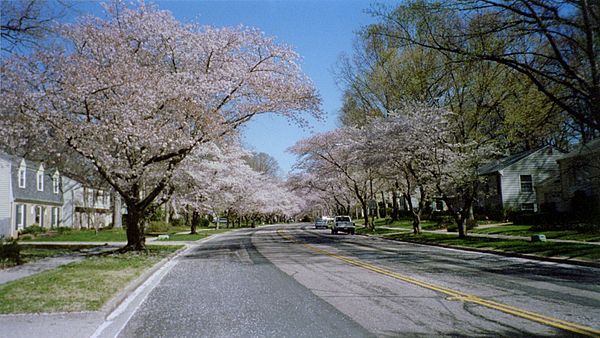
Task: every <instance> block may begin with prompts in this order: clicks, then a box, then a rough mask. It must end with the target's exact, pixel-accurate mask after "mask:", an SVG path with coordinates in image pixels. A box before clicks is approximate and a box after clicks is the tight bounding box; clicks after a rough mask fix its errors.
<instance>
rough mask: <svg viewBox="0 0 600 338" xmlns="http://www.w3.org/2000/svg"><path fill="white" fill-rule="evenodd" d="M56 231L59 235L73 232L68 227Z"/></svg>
mask: <svg viewBox="0 0 600 338" xmlns="http://www.w3.org/2000/svg"><path fill="white" fill-rule="evenodd" d="M56 231H57V232H58V233H59V234H65V233H69V232H71V231H73V229H71V228H68V227H58V228H56Z"/></svg>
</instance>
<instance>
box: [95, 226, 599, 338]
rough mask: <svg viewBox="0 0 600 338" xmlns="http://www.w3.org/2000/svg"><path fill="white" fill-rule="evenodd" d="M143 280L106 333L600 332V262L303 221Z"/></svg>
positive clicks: (232, 242) (203, 249)
mask: <svg viewBox="0 0 600 338" xmlns="http://www.w3.org/2000/svg"><path fill="white" fill-rule="evenodd" d="M147 287H148V291H147V294H146V295H144V296H143V297H142V296H139V297H138V298H140V299H139V300H137V301H132V302H131V304H129V306H128V309H126V310H123V311H122V312H120V313H119V317H121V318H117V319H114V321H112V322H110V323H106V325H105V326H106V329H105V330H102V331H99V334H98V336H114V335H117V336H119V337H201V336H206V337H282V336H287V337H368V336H403V337H423V336H469V337H472V336H503V337H531V336H586V335H587V336H600V269H595V268H586V267H575V266H570V265H561V264H555V263H544V262H536V261H531V260H524V259H518V258H508V257H502V256H495V255H488V254H479V253H473V252H466V251H460V250H451V249H444V248H437V247H429V246H423V245H417V244H410V243H402V242H392V241H386V240H381V239H377V238H372V237H365V236H350V235H331V234H329V232H328V231H327V230H314V229H312V227H310V226H307V225H280V226H269V227H262V228H259V229H246V230H239V231H234V232H230V233H226V234H223V235H220V236H218V237H215V238H213V239H212V240H209V241H207V242H205V243H202V244H200V245H198V246H196V247H194V248H192V249H190V250H188V251H186V252H185V253H184V254H182V255H180V256H179V257H177V258H176V259H175V260H174V261H172V262H171V264H170V265H169V266H168V268H166V269H164V271H162V275H161V276H160V278H159V279H156V280H155V281H154V282H153V283H151V284H149V285H148V286H147ZM115 317H117V316H115Z"/></svg>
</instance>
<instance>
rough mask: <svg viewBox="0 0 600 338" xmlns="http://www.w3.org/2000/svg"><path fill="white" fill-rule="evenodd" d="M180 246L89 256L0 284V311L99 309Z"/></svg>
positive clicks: (29, 311) (26, 311)
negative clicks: (143, 251) (142, 251)
mask: <svg viewBox="0 0 600 338" xmlns="http://www.w3.org/2000/svg"><path fill="white" fill-rule="evenodd" d="M179 248H181V246H157V245H152V246H148V252H147V253H126V254H115V255H108V256H95V257H89V258H87V259H85V260H84V261H81V262H76V263H72V264H68V265H64V266H61V267H58V268H56V269H53V270H50V271H46V272H41V273H39V274H36V275H33V276H29V277H25V278H22V279H19V280H16V281H12V282H9V283H6V284H2V285H0V313H35V312H74V311H95V310H98V309H100V308H101V307H102V306H103V305H104V304H105V303H106V302H107V301H108V300H110V299H111V298H112V297H113V296H114V295H115V294H117V292H119V291H120V290H121V289H122V288H123V287H125V286H126V285H127V284H128V283H129V282H131V281H132V280H133V279H135V278H136V277H138V276H139V275H141V274H142V272H143V271H145V270H146V269H148V268H150V267H151V266H153V265H154V264H156V263H157V262H159V261H160V260H161V259H163V258H164V257H166V256H168V255H169V254H171V253H172V252H174V251H176V250H178V249H179Z"/></svg>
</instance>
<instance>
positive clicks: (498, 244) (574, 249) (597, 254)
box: [384, 233, 600, 262]
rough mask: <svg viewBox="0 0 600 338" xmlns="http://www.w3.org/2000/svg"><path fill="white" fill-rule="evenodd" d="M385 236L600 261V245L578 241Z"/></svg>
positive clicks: (426, 235)
mask: <svg viewBox="0 0 600 338" xmlns="http://www.w3.org/2000/svg"><path fill="white" fill-rule="evenodd" d="M384 237H385V238H390V239H396V240H406V241H412V242H418V243H435V244H444V245H448V246H454V247H469V248H479V249H491V250H498V251H505V252H515V253H523V254H534V255H539V256H543V257H567V258H577V259H581V260H587V261H595V262H598V261H600V246H598V245H590V244H578V243H552V242H530V241H525V240H505V239H495V238H481V237H467V238H465V239H460V238H458V237H457V236H454V235H442V234H431V233H424V234H421V235H414V234H412V233H406V234H392V235H387V236H386V235H384Z"/></svg>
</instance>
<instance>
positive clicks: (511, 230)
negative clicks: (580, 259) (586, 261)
mask: <svg viewBox="0 0 600 338" xmlns="http://www.w3.org/2000/svg"><path fill="white" fill-rule="evenodd" d="M531 227H532V226H531V225H501V226H497V227H492V228H483V229H473V230H470V232H473V233H477V234H499V235H509V236H527V237H530V236H531V235H534V234H544V235H545V236H546V238H553V239H570V240H577V241H584V242H586V241H592V242H597V241H600V233H582V232H577V231H575V230H545V231H532V230H530V229H531Z"/></svg>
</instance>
